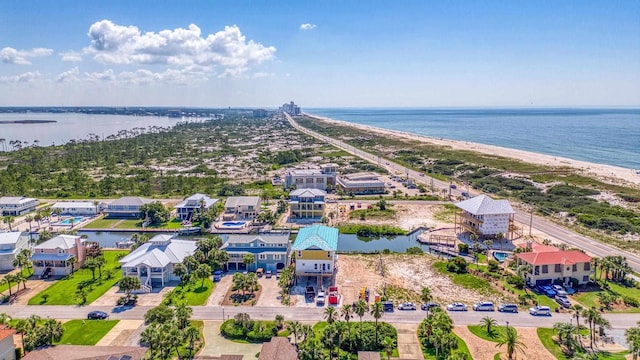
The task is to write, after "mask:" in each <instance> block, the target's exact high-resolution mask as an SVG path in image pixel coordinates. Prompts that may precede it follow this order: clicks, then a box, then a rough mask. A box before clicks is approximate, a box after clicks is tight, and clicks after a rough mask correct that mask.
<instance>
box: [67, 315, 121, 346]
mask: <svg viewBox="0 0 640 360" xmlns="http://www.w3.org/2000/svg"><path fill="white" fill-rule="evenodd" d="M118 321H120V320H70V321H67V322H66V323H64V324H62V327H63V328H64V335H62V339H60V341H59V342H58V343H57V344H64V345H95V344H97V343H98V341H100V339H102V338H103V337H104V336H105V335H106V334H107V333H108V332H109V331H110V330H111V329H112V328H113V327H114V326H116V324H117V323H118Z"/></svg>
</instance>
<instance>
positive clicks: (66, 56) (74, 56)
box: [58, 50, 82, 62]
mask: <svg viewBox="0 0 640 360" xmlns="http://www.w3.org/2000/svg"><path fill="white" fill-rule="evenodd" d="M58 55H60V58H61V59H62V61H69V62H80V61H82V53H81V52H77V51H73V50H70V51H63V52H60V53H58Z"/></svg>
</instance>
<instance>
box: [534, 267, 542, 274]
mask: <svg viewBox="0 0 640 360" xmlns="http://www.w3.org/2000/svg"><path fill="white" fill-rule="evenodd" d="M533 272H534V274H535V275H540V266H536V267H535V269H534V270H533Z"/></svg>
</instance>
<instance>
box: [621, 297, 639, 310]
mask: <svg viewBox="0 0 640 360" xmlns="http://www.w3.org/2000/svg"><path fill="white" fill-rule="evenodd" d="M622 301H623V302H624V304H625V305H627V306H630V307H640V301H639V300H638V299H636V298H634V297H631V296H626V295H625V296H623V297H622Z"/></svg>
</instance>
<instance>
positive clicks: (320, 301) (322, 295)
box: [316, 291, 325, 306]
mask: <svg viewBox="0 0 640 360" xmlns="http://www.w3.org/2000/svg"><path fill="white" fill-rule="evenodd" d="M324 302H325V293H324V291H319V292H318V296H316V305H319V306H324Z"/></svg>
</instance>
